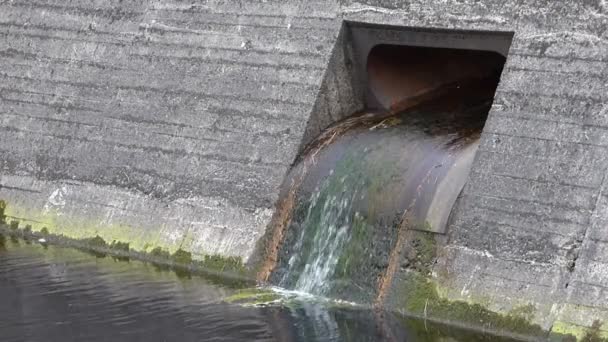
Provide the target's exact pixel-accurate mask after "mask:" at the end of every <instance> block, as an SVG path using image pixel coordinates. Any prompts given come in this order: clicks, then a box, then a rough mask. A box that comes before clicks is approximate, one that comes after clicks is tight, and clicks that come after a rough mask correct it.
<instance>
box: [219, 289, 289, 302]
mask: <svg viewBox="0 0 608 342" xmlns="http://www.w3.org/2000/svg"><path fill="white" fill-rule="evenodd" d="M280 298H281V296H280V295H279V294H277V293H275V292H273V291H270V290H267V289H260V288H251V289H243V290H239V291H238V292H237V293H235V294H233V295H231V296H229V297H227V298H225V299H224V301H225V302H227V303H241V304H253V305H261V304H268V303H270V302H273V301H276V300H278V299H280Z"/></svg>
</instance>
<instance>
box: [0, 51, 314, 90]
mask: <svg viewBox="0 0 608 342" xmlns="http://www.w3.org/2000/svg"><path fill="white" fill-rule="evenodd" d="M39 49H40V46H36V50H39ZM31 50H32V51H34V49H31ZM51 51H52V50H51ZM48 52H49V51H47V54H42V53H36V52H28V51H25V50H18V49H14V48H8V49H4V50H0V58H4V59H15V60H16V61H17V62H23V61H35V62H38V63H39V62H41V61H46V62H49V63H53V64H61V65H67V66H73V65H74V64H82V65H86V66H90V67H93V68H96V69H101V70H104V71H105V70H107V69H110V70H117V71H123V70H126V71H138V72H141V71H144V70H145V71H146V72H148V73H154V68H152V66H153V64H152V63H151V60H164V61H167V62H168V63H165V64H163V66H166V67H168V68H172V69H180V68H181V69H184V74H187V73H188V70H187V69H189V68H190V67H191V66H192V65H194V66H196V65H197V64H199V65H200V64H203V63H204V64H205V65H208V64H213V65H217V66H219V67H221V66H226V65H228V66H236V67H246V68H250V69H254V70H255V69H260V68H268V69H269V70H273V71H276V70H285V71H296V72H299V71H304V72H310V71H313V72H323V71H325V67H324V63H322V61H320V60H317V59H311V60H310V62H309V63H307V64H305V63H290V62H289V61H286V62H283V61H281V62H278V61H277V62H276V63H273V62H271V61H269V59H268V58H267V59H260V58H259V56H255V55H254V54H251V56H249V57H248V58H247V56H246V54H245V53H244V54H243V55H244V56H243V55H240V54H239V55H240V56H239V58H238V59H235V58H232V57H233V56H232V55H233V54H229V55H230V56H228V57H226V58H223V57H219V58H218V57H215V58H214V57H210V56H212V55H215V54H214V53H213V52H212V51H205V53H204V54H203V55H204V56H196V55H193V56H182V55H177V54H172V55H166V54H146V53H137V52H133V49H131V48H128V49H125V52H126V53H125V54H124V55H123V54H119V53H118V51H113V57H114V58H112V59H111V61H112V62H111V63H104V62H100V61H99V60H98V59H99V57H103V56H97V55H95V56H91V59H77V58H71V57H62V56H53V55H52V54H48ZM60 53H61V54H66V52H64V51H61V52H60ZM244 57H246V58H244ZM256 57H258V58H256ZM104 59H105V58H104ZM134 59H135V60H134ZM105 60H106V61H107V60H108V59H105ZM173 61H183V62H187V63H180V64H178V65H173V64H171V62H173ZM139 64H141V65H139ZM137 66H139V68H137ZM243 69H244V68H243ZM252 72H253V71H252ZM319 81H320V80H319Z"/></svg>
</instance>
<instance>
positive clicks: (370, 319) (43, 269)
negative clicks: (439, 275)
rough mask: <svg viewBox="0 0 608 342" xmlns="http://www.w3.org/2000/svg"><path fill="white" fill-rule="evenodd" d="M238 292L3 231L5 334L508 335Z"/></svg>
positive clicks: (212, 337)
mask: <svg viewBox="0 0 608 342" xmlns="http://www.w3.org/2000/svg"><path fill="white" fill-rule="evenodd" d="M238 291H239V288H238V285H236V284H235V283H234V282H224V283H222V282H221V281H218V280H217V279H215V280H213V281H212V280H209V279H205V278H202V277H199V276H191V277H184V276H181V277H178V276H177V275H176V274H175V273H174V272H173V271H171V270H167V269H164V270H163V269H159V268H158V267H156V266H154V265H152V264H148V263H144V262H139V261H133V260H131V261H121V260H116V259H113V258H112V257H110V256H107V257H103V258H102V257H96V256H94V255H91V254H88V253H85V252H82V251H78V250H74V249H71V248H66V247H54V246H48V247H44V246H42V245H39V244H37V243H26V242H24V241H21V240H15V239H11V238H8V237H3V236H0V293H1V295H2V296H1V299H0V340H1V341H28V342H30V341H31V342H35V341H498V340H505V341H507V340H506V339H498V338H497V337H494V336H486V335H479V334H476V333H473V332H470V331H466V330H461V329H455V328H451V327H448V326H443V325H437V324H433V323H431V322H425V321H423V320H414V319H405V318H403V317H401V316H398V315H395V314H391V313H385V312H375V311H374V310H370V309H369V308H365V307H360V306H351V305H348V304H344V303H343V304H337V303H335V302H332V301H327V300H320V299H315V297H313V296H308V297H302V298H299V299H297V298H296V299H293V298H292V299H290V300H284V301H279V302H276V303H271V304H266V305H257V306H256V305H243V304H242V303H241V304H237V303H228V302H226V300H225V299H226V298H230V296H232V295H234V294H235V293H236V292H238Z"/></svg>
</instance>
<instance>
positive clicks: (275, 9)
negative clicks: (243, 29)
mask: <svg viewBox="0 0 608 342" xmlns="http://www.w3.org/2000/svg"><path fill="white" fill-rule="evenodd" d="M228 4H229V5H227V6H224V7H223V9H225V10H229V11H225V12H222V11H218V10H217V8H221V7H222V6H221V4H220V3H217V4H214V6H213V7H210V6H204V5H196V4H192V5H173V6H171V5H165V6H162V5H160V6H159V5H156V6H154V5H152V6H146V7H144V8H145V9H144V10H143V11H141V10H140V11H138V10H135V9H134V8H131V9H127V8H126V5H127V4H123V6H122V7H119V6H112V7H105V8H104V7H98V8H95V7H94V6H88V7H84V6H65V5H64V6H60V5H53V4H49V3H44V2H38V1H32V0H28V1H25V2H19V1H11V2H10V3H9V5H10V6H13V7H21V8H27V9H33V8H42V9H46V10H53V11H58V12H69V13H74V14H83V15H91V16H103V17H108V18H110V19H113V20H119V19H122V18H127V19H129V18H135V17H138V16H142V15H144V14H146V13H149V12H150V11H157V10H165V11H175V12H188V13H193V14H196V13H216V14H241V13H243V10H242V9H241V8H237V9H236V10H235V6H234V5H233V4H232V3H231V2H228ZM248 4H250V5H252V6H254V7H253V8H252V7H249V8H248V9H247V13H248V14H247V15H249V16H266V17H286V16H287V15H286V14H285V13H286V12H288V11H284V12H283V13H280V11H281V9H282V6H281V5H282V4H281V3H278V4H277V3H274V4H265V3H260V2H254V1H252V2H249V3H248ZM256 5H257V6H258V7H259V8H261V9H262V10H259V11H256V10H254V8H255V6H256ZM285 5H286V6H287V7H286V8H285V9H291V8H292V7H293V5H292V4H289V3H286V4H285ZM140 7H142V6H140ZM319 7H320V9H319V13H323V15H310V14H303V15H297V17H300V18H305V19H326V20H331V19H334V18H335V13H328V12H329V11H322V7H321V6H319ZM297 13H298V14H300V13H304V12H302V11H298V12H297ZM308 13H310V12H308ZM328 14H329V15H328Z"/></svg>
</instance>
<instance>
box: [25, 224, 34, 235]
mask: <svg viewBox="0 0 608 342" xmlns="http://www.w3.org/2000/svg"><path fill="white" fill-rule="evenodd" d="M23 235H25V236H29V235H32V226H31V225H29V224H27V225H25V228H23Z"/></svg>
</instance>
